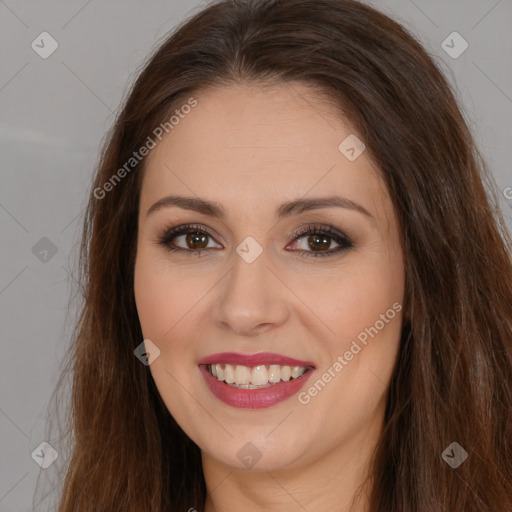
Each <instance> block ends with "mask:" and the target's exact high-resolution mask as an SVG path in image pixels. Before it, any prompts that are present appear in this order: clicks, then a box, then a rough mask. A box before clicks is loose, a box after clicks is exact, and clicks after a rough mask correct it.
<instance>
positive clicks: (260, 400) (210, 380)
mask: <svg viewBox="0 0 512 512" xmlns="http://www.w3.org/2000/svg"><path fill="white" fill-rule="evenodd" d="M199 369H200V370H201V373H202V374H203V377H204V379H205V381H206V385H207V386H208V388H209V389H210V391H211V392H212V393H213V394H214V395H215V396H216V397H217V398H218V399H219V400H221V401H222V402H224V403H225V404H228V405H231V406H232V407H239V408H242V409H263V408H265V407H271V406H272V405H275V404H277V403H279V402H282V401H283V400H286V399H287V398H290V397H291V396H293V395H295V394H296V393H298V392H299V390H300V389H301V388H302V387H303V386H304V385H305V384H306V382H307V381H308V379H309V377H310V376H311V374H312V373H313V371H314V370H312V369H311V370H308V371H306V373H304V374H303V375H301V376H300V377H297V378H296V379H293V380H289V381H287V382H285V381H281V382H279V383H277V384H273V385H271V386H268V387H266V388H259V389H241V388H234V387H231V386H229V385H228V384H226V383H225V382H224V381H220V380H219V379H217V378H215V377H214V376H213V375H212V374H211V373H210V372H209V371H208V369H207V367H206V366H205V365H200V366H199Z"/></svg>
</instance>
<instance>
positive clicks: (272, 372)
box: [268, 364, 281, 383]
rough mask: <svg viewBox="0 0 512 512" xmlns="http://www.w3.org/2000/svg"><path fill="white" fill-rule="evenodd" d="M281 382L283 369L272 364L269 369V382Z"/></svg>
mask: <svg viewBox="0 0 512 512" xmlns="http://www.w3.org/2000/svg"><path fill="white" fill-rule="evenodd" d="M280 380H281V367H280V366H278V365H277V364H271V365H270V366H269V368H268V381H269V382H274V383H276V382H279V381H280Z"/></svg>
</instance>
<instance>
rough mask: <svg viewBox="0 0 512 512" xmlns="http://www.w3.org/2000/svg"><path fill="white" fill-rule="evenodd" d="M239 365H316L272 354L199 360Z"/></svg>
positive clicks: (226, 354) (224, 354)
mask: <svg viewBox="0 0 512 512" xmlns="http://www.w3.org/2000/svg"><path fill="white" fill-rule="evenodd" d="M222 363H225V364H235V365H236V364H239V365H242V366H257V365H264V364H278V365H288V366H311V367H314V366H315V365H314V364H313V363H312V362H310V361H301V360H299V359H294V358H292V357H286V356H283V355H280V354H273V353H272V352H259V353H258V354H238V353H236V352H220V353H218V354H211V355H209V356H206V357H203V358H202V359H200V360H199V362H198V365H201V364H222Z"/></svg>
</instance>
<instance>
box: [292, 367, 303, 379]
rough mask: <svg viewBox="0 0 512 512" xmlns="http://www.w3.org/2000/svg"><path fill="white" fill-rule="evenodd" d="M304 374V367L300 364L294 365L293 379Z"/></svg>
mask: <svg viewBox="0 0 512 512" xmlns="http://www.w3.org/2000/svg"><path fill="white" fill-rule="evenodd" d="M301 375H302V368H301V367H300V366H292V379H296V378H297V377H300V376H301Z"/></svg>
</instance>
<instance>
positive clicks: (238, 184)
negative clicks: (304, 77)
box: [142, 83, 383, 208]
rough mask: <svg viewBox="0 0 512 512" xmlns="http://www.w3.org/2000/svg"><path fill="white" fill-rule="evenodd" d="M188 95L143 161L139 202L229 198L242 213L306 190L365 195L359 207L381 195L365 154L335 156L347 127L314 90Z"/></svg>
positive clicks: (241, 89) (237, 88)
mask: <svg viewBox="0 0 512 512" xmlns="http://www.w3.org/2000/svg"><path fill="white" fill-rule="evenodd" d="M192 96H193V97H194V98H195V100H196V101H197V105H196V106H195V107H194V108H193V109H191V110H190V112H189V113H187V114H184V115H182V116H181V118H180V120H179V122H178V123H177V124H176V125H175V126H174V128H173V129H172V130H171V131H170V132H169V133H168V134H167V135H165V136H164V137H163V139H162V141H161V142H159V143H158V144H157V147H156V148H155V149H153V150H152V151H151V153H150V154H149V155H148V157H147V159H146V162H145V167H146V168H145V170H144V174H145V176H144V180H143V187H142V196H143V197H142V199H143V201H144V198H145V196H148V195H149V196H151V199H158V196H161V195H163V193H164V192H175V191H178V190H179V191H180V192H187V193H188V194H189V195H190V193H191V192H192V193H193V194H196V195H198V196H201V197H212V198H213V197H215V199H216V200H218V201H220V202H223V201H224V200H225V201H226V202H229V201H233V200H234V199H237V200H238V201H241V202H244V203H245V206H246V207H247V208H250V204H253V205H254V206H256V205H257V204H262V203H261V202H262V201H266V200H268V198H271V197H276V198H280V199H282V200H286V199H290V200H291V199H296V198H297V197H300V196H303V195H305V194H307V193H308V192H311V193H312V194H314V195H318V194H322V193H331V192H333V191H336V192H339V193H343V195H350V196H351V199H354V200H357V199H359V200H362V198H363V197H364V196H368V195H369V196H370V198H369V199H368V198H367V199H366V202H367V204H368V201H375V200H377V198H378V196H379V195H382V192H383V190H382V183H380V180H379V178H378V173H377V172H376V169H375V166H374V164H373V163H372V161H371V159H370V158H369V157H368V155H367V152H366V151H364V152H363V153H362V154H361V155H360V156H359V157H358V158H357V159H356V160H354V161H350V160H349V159H348V158H347V157H346V156H345V155H344V154H343V153H342V151H341V150H340V144H342V143H343V141H345V140H347V137H354V136H355V134H354V129H353V127H352V126H351V125H350V123H349V121H348V119H347V118H346V117H344V116H343V115H342V112H341V109H340V108H336V106H335V105H334V104H333V102H332V101H329V100H328V98H326V97H325V96H324V95H322V94H320V93H319V92H318V91H317V90H315V89H312V88H311V87H308V86H306V85H303V84H298V83H293V84H292V83H284V84H279V85H274V86H271V87H268V86H265V87H259V86H257V85H247V84H243V85H242V84H234V85H232V86H228V87H222V88H221V87H217V88H210V89H206V90H203V91H201V92H199V93H197V94H193V95H192ZM177 108H178V110H179V106H178V107H177ZM187 110H188V109H187ZM349 140H352V139H350V138H349ZM342 147H343V145H342ZM234 191H236V196H234V195H233V192H234Z"/></svg>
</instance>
